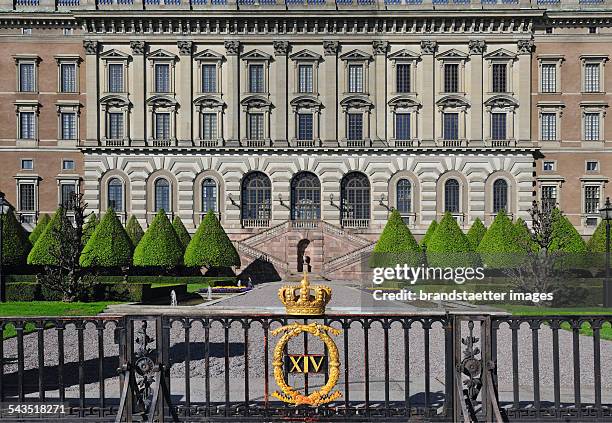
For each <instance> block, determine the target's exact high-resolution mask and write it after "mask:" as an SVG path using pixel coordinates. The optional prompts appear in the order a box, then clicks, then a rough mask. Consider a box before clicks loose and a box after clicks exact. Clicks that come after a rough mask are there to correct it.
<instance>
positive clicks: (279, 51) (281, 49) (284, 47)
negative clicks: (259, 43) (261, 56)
mask: <svg viewBox="0 0 612 423" xmlns="http://www.w3.org/2000/svg"><path fill="white" fill-rule="evenodd" d="M272 45H273V46H274V54H276V55H277V56H286V55H287V53H288V52H289V41H274V42H273V43H272Z"/></svg>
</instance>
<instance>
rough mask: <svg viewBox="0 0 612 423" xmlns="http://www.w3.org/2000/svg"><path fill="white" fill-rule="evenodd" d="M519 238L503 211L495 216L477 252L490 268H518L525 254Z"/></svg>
mask: <svg viewBox="0 0 612 423" xmlns="http://www.w3.org/2000/svg"><path fill="white" fill-rule="evenodd" d="M517 236H518V234H517V229H516V227H515V226H514V224H513V223H512V221H511V220H510V219H509V218H508V216H507V215H506V212H505V211H503V210H502V211H500V212H499V213H497V216H495V219H494V220H493V223H492V224H491V226H490V227H489V229H488V230H487V232H486V233H485V234H484V237H483V238H482V241H481V242H480V244H479V245H478V248H477V249H476V251H477V252H478V253H480V257H481V258H482V262H483V263H484V264H485V265H486V266H488V267H490V268H493V269H500V268H506V267H514V266H517V265H519V264H520V263H521V261H522V257H523V255H524V253H525V250H524V247H522V246H521V245H519V243H518V239H517Z"/></svg>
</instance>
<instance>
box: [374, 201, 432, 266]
mask: <svg viewBox="0 0 612 423" xmlns="http://www.w3.org/2000/svg"><path fill="white" fill-rule="evenodd" d="M421 261H422V257H421V249H420V248H419V244H417V242H416V239H414V236H413V235H412V233H411V232H410V229H408V227H407V226H406V224H405V223H404V220H403V219H402V216H401V215H400V213H399V212H398V211H397V210H393V211H392V212H391V216H389V220H388V221H387V224H386V225H385V228H384V229H383V231H382V234H380V238H379V239H378V242H376V245H375V246H374V251H373V252H372V255H371V256H370V267H382V266H385V267H389V266H392V265H395V264H404V263H407V264H410V265H412V266H418V265H419V264H421Z"/></svg>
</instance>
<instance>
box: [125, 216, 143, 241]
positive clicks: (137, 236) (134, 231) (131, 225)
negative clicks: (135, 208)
mask: <svg viewBox="0 0 612 423" xmlns="http://www.w3.org/2000/svg"><path fill="white" fill-rule="evenodd" d="M125 231H126V232H127V234H128V236H129V237H130V239H131V240H132V245H134V246H136V245H138V243H139V242H140V240H141V239H142V236H143V235H144V231H143V230H142V226H140V223H138V219H136V216H134V215H131V216H130V219H129V220H128V222H127V225H125Z"/></svg>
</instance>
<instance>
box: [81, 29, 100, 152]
mask: <svg viewBox="0 0 612 423" xmlns="http://www.w3.org/2000/svg"><path fill="white" fill-rule="evenodd" d="M83 48H84V49H85V81H86V82H85V92H86V94H87V95H86V100H85V105H86V113H85V115H86V116H87V118H86V125H87V129H86V131H87V132H86V134H85V145H87V146H96V145H98V143H99V141H100V133H99V131H100V129H99V128H100V122H99V116H100V113H99V110H98V101H99V98H98V97H99V90H98V81H99V75H98V50H99V43H98V42H97V41H95V40H84V41H83Z"/></svg>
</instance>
